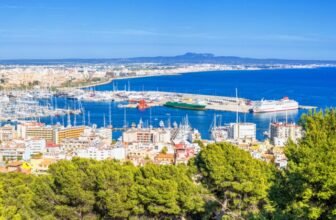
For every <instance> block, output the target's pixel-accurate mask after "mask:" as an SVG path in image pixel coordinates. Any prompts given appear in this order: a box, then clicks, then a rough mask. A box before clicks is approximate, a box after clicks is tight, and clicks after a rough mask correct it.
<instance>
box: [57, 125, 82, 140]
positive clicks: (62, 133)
mask: <svg viewBox="0 0 336 220" xmlns="http://www.w3.org/2000/svg"><path fill="white" fill-rule="evenodd" d="M84 129H85V126H75V127H67V128H63V127H61V128H58V129H57V131H56V134H55V143H56V144H59V143H61V142H62V141H63V140H64V139H70V138H79V137H80V136H81V135H82V134H83V132H84Z"/></svg>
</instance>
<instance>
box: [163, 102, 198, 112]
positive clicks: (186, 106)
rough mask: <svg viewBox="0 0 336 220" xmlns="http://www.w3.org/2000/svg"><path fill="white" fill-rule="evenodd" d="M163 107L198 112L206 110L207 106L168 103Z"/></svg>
mask: <svg viewBox="0 0 336 220" xmlns="http://www.w3.org/2000/svg"><path fill="white" fill-rule="evenodd" d="M163 106H165V107H169V108H180V109H188V110H196V111H204V110H205V105H198V104H189V103H180V102H167V103H165V104H164V105H163Z"/></svg>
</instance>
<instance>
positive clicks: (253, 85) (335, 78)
mask: <svg viewBox="0 0 336 220" xmlns="http://www.w3.org/2000/svg"><path fill="white" fill-rule="evenodd" d="M113 83H114V85H115V86H117V87H118V88H119V89H120V90H121V89H124V88H125V87H128V84H129V85H130V87H131V90H136V91H142V90H151V91H153V90H155V91H156V90H159V91H172V92H186V93H199V94H210V95H223V96H235V88H237V89H238V93H239V97H243V98H248V99H251V100H260V99H263V98H264V99H280V98H282V97H284V96H288V97H289V98H291V99H295V100H297V101H298V102H299V103H300V105H311V106H317V107H319V108H323V109H324V108H327V107H334V106H336V68H316V69H278V70H253V71H247V70H243V71H212V72H197V73H188V74H181V75H170V76H158V77H145V78H133V79H123V80H115V81H114V82H112V83H110V84H106V85H101V86H97V87H96V88H95V89H96V90H100V91H103V90H112V88H113ZM58 102H59V106H62V105H63V106H64V105H69V103H68V101H67V102H66V100H63V99H59V100H58ZM70 105H71V103H70ZM117 105H118V103H113V104H112V121H113V126H114V127H122V126H123V122H124V109H120V108H118V107H117ZM83 106H84V108H85V109H86V111H87V112H88V111H89V112H90V115H91V117H90V118H91V123H95V124H97V125H98V126H102V125H103V121H104V119H103V117H104V114H105V116H106V122H108V109H109V104H108V103H90V102H84V103H83ZM126 111H127V112H126V119H127V121H128V124H130V123H132V122H138V121H139V119H140V118H142V119H143V120H144V121H145V122H146V121H147V122H148V123H150V122H149V121H150V119H151V123H152V124H153V125H154V126H157V125H158V124H159V121H160V120H163V121H165V122H166V121H167V120H168V118H170V120H171V121H172V122H173V121H176V122H177V123H179V122H180V121H181V119H182V117H184V116H185V115H188V118H189V121H190V123H191V125H192V126H193V127H195V128H197V129H198V130H199V131H200V132H201V134H202V137H203V138H209V128H210V126H211V123H212V120H213V116H214V114H215V113H216V114H219V115H222V122H223V123H229V122H234V121H235V113H233V112H220V111H213V110H207V111H192V110H181V109H172V108H166V107H154V108H152V109H151V110H149V109H147V110H145V111H138V110H137V109H127V110H126ZM305 112H307V111H306V110H298V111H294V112H288V114H287V115H288V120H289V121H295V122H297V121H298V120H299V118H300V116H301V114H303V113H305ZM150 115H151V117H150ZM45 120H46V121H49V119H45ZM54 120H55V119H54ZM57 120H58V121H59V122H60V121H61V120H64V119H57ZM239 120H240V121H246V122H253V123H256V124H257V138H258V139H263V132H264V131H267V130H268V126H269V122H270V121H271V120H278V121H281V120H285V114H284V113H277V114H274V113H272V114H251V113H247V114H239ZM81 121H82V119H81V117H80V116H78V118H77V124H80V123H81ZM87 121H88V119H86V122H87ZM54 123H55V121H54ZM65 123H66V119H65ZM118 136H120V133H118V132H116V133H114V138H118Z"/></svg>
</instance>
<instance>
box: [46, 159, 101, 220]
mask: <svg viewBox="0 0 336 220" xmlns="http://www.w3.org/2000/svg"><path fill="white" fill-rule="evenodd" d="M96 163H97V162H96V161H93V160H86V159H79V158H76V159H73V160H72V161H65V160H64V161H60V162H58V163H56V164H53V165H51V166H50V168H49V173H50V174H51V182H52V183H51V188H52V190H53V192H54V193H55V194H56V195H57V197H56V198H57V199H56V201H55V205H54V213H55V214H54V215H55V216H56V217H59V218H65V219H76V218H77V219H78V218H79V219H83V218H84V217H85V216H91V215H92V213H93V206H94V204H95V194H94V190H95V179H96V175H95V170H94V169H93V168H92V167H93V166H94V165H95V164H96Z"/></svg>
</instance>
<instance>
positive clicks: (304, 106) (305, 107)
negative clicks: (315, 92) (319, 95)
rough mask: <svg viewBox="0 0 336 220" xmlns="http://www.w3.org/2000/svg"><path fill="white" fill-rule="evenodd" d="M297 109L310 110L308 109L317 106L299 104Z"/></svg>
mask: <svg viewBox="0 0 336 220" xmlns="http://www.w3.org/2000/svg"><path fill="white" fill-rule="evenodd" d="M299 109H305V110H310V109H317V107H316V106H309V105H300V106H299Z"/></svg>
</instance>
